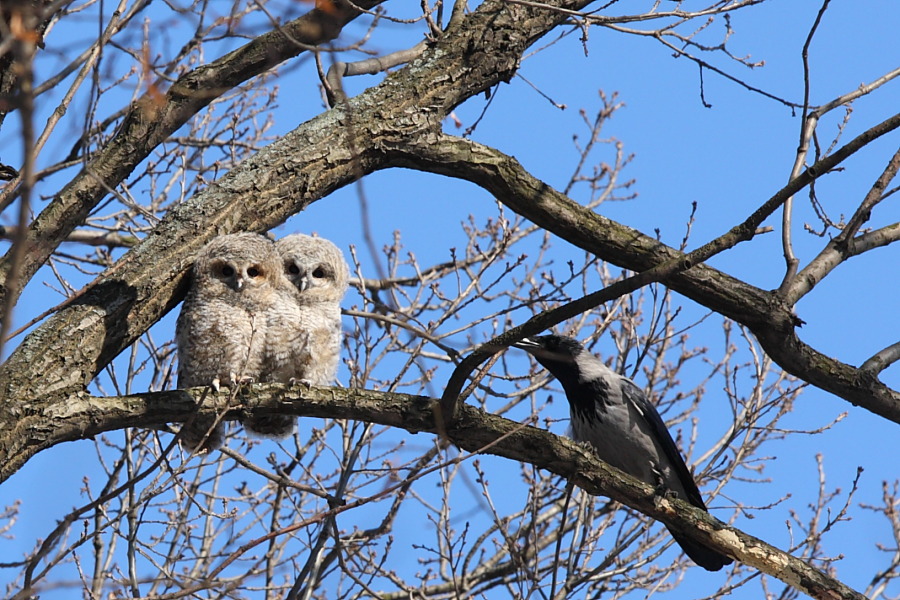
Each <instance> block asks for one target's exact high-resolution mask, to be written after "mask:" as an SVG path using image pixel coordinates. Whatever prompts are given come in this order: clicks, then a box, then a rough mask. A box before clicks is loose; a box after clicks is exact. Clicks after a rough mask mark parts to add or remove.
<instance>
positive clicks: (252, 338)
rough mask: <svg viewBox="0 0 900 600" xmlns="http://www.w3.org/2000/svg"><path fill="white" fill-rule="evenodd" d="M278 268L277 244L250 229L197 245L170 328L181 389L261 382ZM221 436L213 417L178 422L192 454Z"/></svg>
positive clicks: (218, 442) (215, 443)
mask: <svg viewBox="0 0 900 600" xmlns="http://www.w3.org/2000/svg"><path fill="white" fill-rule="evenodd" d="M282 269H283V268H282V262H281V258H280V257H279V256H278V252H277V251H276V250H275V245H274V244H273V243H272V242H271V241H270V240H269V239H268V238H266V237H263V236H261V235H258V234H256V233H235V234H231V235H222V236H219V237H217V238H215V239H213V240H212V241H211V242H209V243H208V244H207V245H206V246H204V247H203V249H201V250H200V253H199V254H198V256H197V259H196V261H195V262H194V266H193V269H192V271H191V286H190V289H189V290H188V293H187V297H186V298H185V300H184V305H183V306H182V307H181V314H180V315H178V322H177V324H176V326H175V340H176V344H177V346H178V387H179V388H186V387H195V386H203V385H212V386H214V387H216V388H218V386H219V384H220V383H222V384H226V385H233V384H234V383H236V382H242V383H243V382H247V381H250V380H257V381H258V380H259V379H260V377H261V375H262V372H263V363H264V359H265V346H266V327H267V324H268V318H269V312H270V311H271V310H272V308H273V307H274V306H275V305H276V304H277V302H278V300H279V289H280V288H282V287H283V283H284V275H283V274H282ZM222 440H223V428H222V426H221V425H218V426H217V425H215V421H214V420H213V419H206V418H200V417H199V416H198V417H197V418H195V419H194V420H193V421H192V422H191V423H190V424H189V425H187V426H185V427H182V431H181V443H182V445H183V446H184V447H185V448H187V449H188V450H191V451H194V450H197V451H199V452H209V451H211V450H214V449H216V448H218V447H219V446H221V445H222Z"/></svg>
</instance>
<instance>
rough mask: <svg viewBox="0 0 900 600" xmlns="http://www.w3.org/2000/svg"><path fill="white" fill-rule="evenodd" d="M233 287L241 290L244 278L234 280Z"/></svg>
mask: <svg viewBox="0 0 900 600" xmlns="http://www.w3.org/2000/svg"><path fill="white" fill-rule="evenodd" d="M234 285H235V287H236V288H237V289H239V290H240V289H242V288H243V287H244V278H243V277H238V278H237V279H235V281H234Z"/></svg>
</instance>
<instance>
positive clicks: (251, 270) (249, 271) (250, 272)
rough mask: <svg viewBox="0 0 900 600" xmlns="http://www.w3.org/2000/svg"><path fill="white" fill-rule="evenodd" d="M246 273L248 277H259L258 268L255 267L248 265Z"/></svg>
mask: <svg viewBox="0 0 900 600" xmlns="http://www.w3.org/2000/svg"><path fill="white" fill-rule="evenodd" d="M247 275H248V276H250V277H259V275H260V270H259V269H258V268H257V267H250V268H249V269H247Z"/></svg>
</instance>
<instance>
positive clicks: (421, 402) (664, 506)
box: [0, 384, 864, 600]
mask: <svg viewBox="0 0 900 600" xmlns="http://www.w3.org/2000/svg"><path fill="white" fill-rule="evenodd" d="M235 397H236V399H237V400H238V401H239V404H238V405H235V404H234V401H233V399H232V398H233V396H232V394H231V393H229V391H228V390H222V391H220V392H219V393H218V394H212V393H210V390H208V389H207V388H194V389H191V390H187V391H180V390H178V391H172V392H155V393H145V394H135V395H130V396H116V397H94V396H89V395H87V394H77V395H75V396H73V397H70V398H66V399H65V400H64V401H63V402H62V405H63V406H64V407H65V408H64V409H63V408H62V406H61V407H57V409H56V410H49V411H47V413H46V414H44V415H33V416H31V417H29V418H28V419H26V420H25V421H27V423H23V424H22V425H21V426H20V427H21V429H23V431H20V435H26V436H29V437H30V439H29V443H30V444H36V445H39V446H41V447H43V448H47V447H50V446H52V445H55V444H57V443H60V442H62V441H67V440H76V439H85V438H89V437H92V436H95V435H98V434H101V433H103V432H106V431H112V430H116V429H121V428H122V427H123V426H125V425H127V424H130V425H135V426H140V427H159V426H161V425H164V424H165V423H166V422H169V421H176V422H178V421H182V422H183V421H185V420H187V419H190V418H193V417H194V415H195V414H197V413H198V412H199V413H200V414H203V415H209V416H215V415H217V414H218V412H221V411H228V412H227V413H226V415H225V417H226V418H228V419H237V418H238V417H240V416H242V415H243V416H246V414H247V412H248V411H249V412H256V413H257V414H258V413H260V412H262V413H263V414H266V413H278V414H293V415H297V416H303V417H322V418H332V419H355V420H359V421H365V422H368V423H377V424H380V425H386V426H389V427H396V428H399V429H405V430H406V431H409V432H410V433H430V434H433V435H445V436H446V438H447V439H448V440H449V441H450V442H452V443H453V444H455V445H456V446H458V447H459V448H461V449H462V450H465V451H468V452H472V453H476V454H478V453H486V454H492V455H495V456H500V457H503V458H507V459H510V460H515V461H519V462H526V463H530V464H532V465H535V466H536V467H538V468H541V469H546V470H548V471H550V472H552V473H555V474H557V475H559V476H561V477H564V478H566V479H568V480H569V481H571V482H573V483H574V484H575V485H577V486H578V487H580V488H582V489H583V490H585V491H586V492H588V493H589V494H592V495H595V496H597V495H602V496H608V497H609V498H612V499H613V500H616V501H617V502H621V503H623V504H625V505H627V506H630V507H631V508H634V509H635V510H638V511H640V512H642V513H644V514H646V515H648V516H650V517H652V518H654V519H657V520H660V521H663V522H664V523H665V524H666V525H669V526H672V527H673V528H675V529H676V530H677V531H679V532H680V533H684V534H685V535H687V536H689V537H691V538H692V539H695V540H696V541H698V542H701V543H703V544H705V545H707V546H709V547H711V548H713V549H715V550H718V551H720V552H723V553H725V554H728V555H729V556H732V557H734V558H737V559H738V560H740V561H742V562H744V563H746V564H748V565H751V566H753V567H755V568H757V569H759V570H761V571H762V572H764V573H766V574H768V575H771V576H772V577H775V578H777V579H779V580H781V581H783V582H785V583H786V584H788V585H790V586H792V587H794V588H796V589H798V590H800V591H802V592H803V593H805V594H808V595H810V596H812V597H813V598H821V599H823V600H835V599H837V598H846V599H852V600H864V597H863V596H862V595H861V594H859V593H857V592H855V591H853V590H852V589H850V588H849V587H847V586H846V585H844V584H842V583H841V582H839V581H838V580H836V579H834V578H832V577H829V576H828V575H826V574H825V573H823V572H821V571H819V570H817V569H814V568H813V567H811V566H810V565H808V564H806V563H804V562H803V561H801V560H799V559H797V558H794V557H793V556H791V555H789V554H787V553H785V552H782V551H781V550H779V549H777V548H775V547H773V546H770V545H769V544H766V543H765V542H763V541H761V540H759V539H757V538H755V537H753V536H751V535H749V534H747V533H745V532H743V531H741V530H740V529H737V528H735V527H731V526H729V525H727V524H725V523H723V522H722V521H720V520H718V519H716V518H715V517H713V516H711V515H709V514H708V513H706V512H704V511H701V510H699V509H696V508H694V507H693V506H691V505H690V504H688V503H686V502H683V501H680V500H677V499H668V498H666V497H664V496H660V495H657V494H656V493H655V492H654V490H653V488H652V487H651V486H648V485H646V484H643V483H641V482H639V481H638V480H636V479H633V478H632V477H630V476H628V475H625V474H624V473H622V472H621V471H619V470H617V469H615V468H613V467H610V466H609V465H607V464H606V463H604V462H602V461H601V460H599V459H598V458H596V456H594V455H593V453H592V452H590V450H589V449H588V448H586V447H584V446H582V445H579V444H576V443H575V442H573V441H571V440H569V439H566V438H561V437H558V436H556V435H554V434H552V433H550V432H548V431H545V430H542V429H538V428H535V427H532V426H530V425H525V424H522V423H517V422H515V421H511V420H509V419H506V418H503V417H500V416H497V415H493V414H491V413H486V412H484V411H482V410H480V409H477V408H474V407H472V406H461V407H460V410H459V413H458V419H457V420H456V421H455V422H454V423H453V424H450V425H448V426H447V427H446V429H445V428H444V427H443V425H442V424H441V423H440V420H439V419H438V418H437V414H438V411H439V405H440V401H439V400H438V399H436V398H429V397H427V396H409V395H406V394H396V393H386V392H375V391H371V390H360V389H346V388H307V387H306V386H283V385H278V384H265V385H253V386H249V387H242V388H240V389H238V390H237V392H236V394H235ZM200 398H203V403H202V405H201V407H200V408H199V409H197V408H196V407H197V404H198V401H199V400H200ZM28 432H30V433H28ZM10 467H11V465H9V464H2V465H0V473H2V474H3V477H6V476H8V474H9V473H10V472H11V471H14V470H15V467H14V466H13V467H12V469H10Z"/></svg>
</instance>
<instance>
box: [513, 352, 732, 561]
mask: <svg viewBox="0 0 900 600" xmlns="http://www.w3.org/2000/svg"><path fill="white" fill-rule="evenodd" d="M513 345H514V346H515V347H516V348H520V349H522V350H525V351H527V352H528V353H529V354H531V355H532V356H534V358H535V360H537V361H538V362H539V363H540V364H541V365H543V366H544V368H545V369H547V370H548V371H550V373H551V374H552V375H553V376H554V377H556V379H557V380H559V382H560V384H562V387H563V390H564V391H565V392H566V399H567V400H568V401H569V413H570V415H571V419H572V420H571V429H572V438H573V439H575V441H578V442H587V443H589V444H590V445H591V446H592V447H593V448H594V450H595V451H596V453H597V456H599V457H600V458H601V459H602V460H603V461H605V462H607V463H609V464H610V465H612V466H614V467H616V468H617V469H620V470H622V471H624V472H625V473H628V474H629V475H631V476H632V477H634V478H636V479H639V480H641V481H643V482H644V483H647V484H649V485H652V486H654V487H656V488H657V489H663V490H666V491H670V492H672V493H674V495H675V496H676V497H678V498H680V499H682V500H685V501H687V502H690V503H691V504H693V505H694V506H696V507H697V508H701V509H703V510H704V511H706V510H707V508H706V505H705V504H704V503H703V498H702V497H701V496H700V490H698V489H697V484H696V483H695V482H694V477H693V476H692V475H691V472H690V471H688V468H687V465H686V464H684V459H683V458H682V457H681V453H680V452H679V451H678V447H677V446H676V445H675V441H674V440H673V439H672V436H671V434H669V430H668V429H666V425H665V423H663V420H662V418H661V417H660V416H659V413H658V412H656V408H655V407H654V406H653V404H651V403H650V401H649V400H647V397H646V396H645V395H644V392H643V391H641V389H640V388H639V387H638V386H636V385H635V384H634V382H633V381H631V380H630V379H628V378H627V377H624V376H623V375H619V374H618V373H615V372H613V371H612V370H611V369H610V368H609V367H607V366H606V365H605V364H604V363H603V361H602V360H600V359H599V358H598V357H596V356H594V355H593V354H591V353H590V352H588V351H587V350H586V349H585V347H584V346H582V345H581V343H580V342H578V341H577V340H574V339H572V338H569V337H563V336H559V335H542V336H534V337H530V338H525V339H523V340H522V341H521V342H517V343H515V344H513ZM707 512H708V511H707ZM669 532H670V533H671V534H672V537H673V538H674V539H675V541H676V542H677V543H678V545H679V546H681V548H682V549H683V550H684V552H685V554H687V555H688V556H689V557H690V558H691V560H693V561H694V562H695V563H697V564H698V565H700V566H701V567H703V568H704V569H706V570H707V571H718V570H719V569H721V568H722V567H723V566H725V565H728V564H731V562H732V560H731V559H730V558H729V557H727V556H724V555H722V554H720V553H718V552H716V551H715V550H711V549H709V548H707V547H706V546H704V545H702V544H700V543H698V542H695V541H693V540H691V539H689V538H687V537H685V536H683V535H681V534H679V533H678V532H677V531H674V530H672V529H669Z"/></svg>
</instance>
